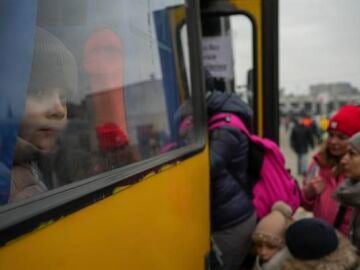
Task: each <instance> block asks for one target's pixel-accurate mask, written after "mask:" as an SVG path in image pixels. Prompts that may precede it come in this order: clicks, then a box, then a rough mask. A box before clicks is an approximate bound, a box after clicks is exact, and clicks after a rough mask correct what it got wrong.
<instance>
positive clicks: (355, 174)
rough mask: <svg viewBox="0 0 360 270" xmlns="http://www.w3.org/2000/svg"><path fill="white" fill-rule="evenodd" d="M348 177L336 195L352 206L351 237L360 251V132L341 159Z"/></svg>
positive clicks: (350, 141) (351, 140) (341, 201)
mask: <svg viewBox="0 0 360 270" xmlns="http://www.w3.org/2000/svg"><path fill="white" fill-rule="evenodd" d="M341 164H342V165H343V167H344V169H345V172H346V174H347V177H348V178H347V179H346V180H345V181H344V182H342V183H341V184H340V186H339V187H338V189H337V190H336V192H335V194H334V197H335V199H337V200H338V201H339V202H340V203H342V204H343V205H345V206H348V207H352V208H353V209H354V210H353V212H352V213H353V215H352V222H351V224H350V226H351V228H350V239H351V241H352V243H353V244H354V245H355V246H356V248H357V252H358V254H359V253H360V132H358V133H356V134H355V135H353V136H352V137H351V138H350V140H349V147H348V151H347V153H346V154H345V156H344V157H343V158H342V160H341Z"/></svg>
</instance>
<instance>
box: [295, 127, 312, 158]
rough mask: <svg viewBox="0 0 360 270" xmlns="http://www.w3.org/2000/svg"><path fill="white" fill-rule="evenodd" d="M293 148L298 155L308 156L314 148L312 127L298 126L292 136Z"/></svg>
mask: <svg viewBox="0 0 360 270" xmlns="http://www.w3.org/2000/svg"><path fill="white" fill-rule="evenodd" d="M290 145H291V148H292V149H293V150H294V151H295V152H296V153H297V154H306V153H307V152H308V151H309V150H310V149H311V148H314V135H313V131H312V129H311V127H306V126H304V125H302V124H296V125H295V126H294V128H293V130H292V131H291V134H290Z"/></svg>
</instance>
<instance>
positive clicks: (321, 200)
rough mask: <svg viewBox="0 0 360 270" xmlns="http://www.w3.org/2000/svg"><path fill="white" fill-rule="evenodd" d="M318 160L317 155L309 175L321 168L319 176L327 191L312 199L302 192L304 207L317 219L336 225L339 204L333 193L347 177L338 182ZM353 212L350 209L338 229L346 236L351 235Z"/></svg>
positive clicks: (340, 178)
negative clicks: (315, 167) (314, 169)
mask: <svg viewBox="0 0 360 270" xmlns="http://www.w3.org/2000/svg"><path fill="white" fill-rule="evenodd" d="M318 159H319V155H318V154H317V155H315V156H314V159H313V161H312V162H311V164H310V166H309V168H308V173H309V172H310V171H312V170H313V168H314V166H319V167H320V170H319V175H320V176H321V177H322V179H323V180H324V181H325V189H324V191H323V192H322V193H321V194H320V195H317V196H316V197H314V198H312V199H309V198H306V197H305V195H304V192H303V190H302V205H303V207H304V208H305V209H306V210H309V211H313V213H314V216H315V217H318V218H321V219H324V220H326V221H327V222H329V223H330V224H334V221H335V218H336V215H337V212H338V208H339V203H338V202H337V201H336V200H335V199H333V193H334V192H335V191H336V189H337V187H338V186H339V184H340V183H342V182H343V181H344V180H345V176H344V175H341V176H339V179H338V180H337V179H336V178H335V177H334V176H333V174H332V168H331V167H326V166H320V165H319V163H318V161H317V160H318ZM351 212H352V211H351V209H350V208H348V209H347V211H346V213H345V216H344V219H343V222H342V223H341V225H340V227H339V228H338V229H339V231H341V232H342V233H343V234H344V235H348V234H349V229H350V221H351Z"/></svg>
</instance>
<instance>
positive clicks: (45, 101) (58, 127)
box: [19, 88, 67, 153]
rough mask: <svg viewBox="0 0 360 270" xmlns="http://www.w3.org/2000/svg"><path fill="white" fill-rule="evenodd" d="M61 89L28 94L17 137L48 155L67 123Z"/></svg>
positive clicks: (64, 101)
mask: <svg viewBox="0 0 360 270" xmlns="http://www.w3.org/2000/svg"><path fill="white" fill-rule="evenodd" d="M62 92H63V91H62V90H61V89H57V88H55V89H50V90H49V91H46V92H41V91H39V92H37V93H30V94H29V95H28V97H27V100H26V105H25V113H24V118H23V120H22V123H21V126H20V131H19V136H20V137H21V138H23V139H24V140H26V141H27V142H29V143H31V144H33V145H35V146H36V147H38V148H39V149H40V150H41V151H42V152H44V153H48V152H51V151H52V150H53V149H54V146H55V145H56V141H57V139H58V137H59V134H60V132H61V131H62V130H63V129H64V128H65V126H66V123H67V107H66V100H65V98H64V97H63V94H62Z"/></svg>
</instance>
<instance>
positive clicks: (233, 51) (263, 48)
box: [202, 0, 278, 141]
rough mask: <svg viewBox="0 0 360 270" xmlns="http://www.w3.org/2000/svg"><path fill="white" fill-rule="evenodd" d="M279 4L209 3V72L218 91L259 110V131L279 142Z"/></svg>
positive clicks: (205, 21)
mask: <svg viewBox="0 0 360 270" xmlns="http://www.w3.org/2000/svg"><path fill="white" fill-rule="evenodd" d="M277 6H278V3H277V0H270V1H266V0H255V1H247V0H232V1H203V6H202V33H203V39H202V49H203V54H202V55H203V64H204V68H205V69H207V71H208V72H209V73H210V75H211V76H212V78H213V80H214V84H215V89H217V90H220V91H226V92H235V93H237V94H238V95H240V96H241V97H242V98H243V99H244V100H245V101H246V102H248V103H249V104H250V105H251V106H252V108H253V110H254V115H255V118H254V123H253V124H254V130H255V131H256V132H257V133H258V134H259V135H261V136H265V137H268V138H271V139H274V140H276V141H277V140H278V59H277V57H278V53H277V50H278V41H277V39H278V29H277V27H278V26H277Z"/></svg>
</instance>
